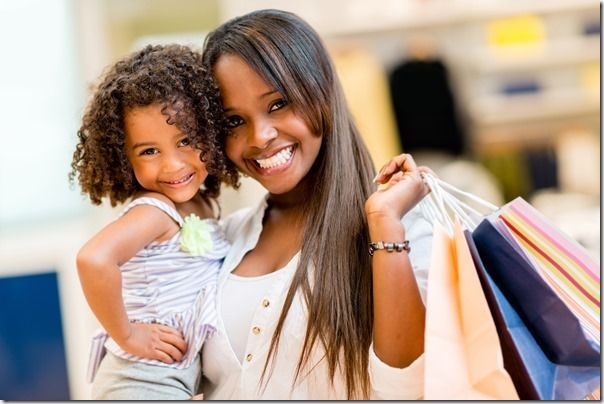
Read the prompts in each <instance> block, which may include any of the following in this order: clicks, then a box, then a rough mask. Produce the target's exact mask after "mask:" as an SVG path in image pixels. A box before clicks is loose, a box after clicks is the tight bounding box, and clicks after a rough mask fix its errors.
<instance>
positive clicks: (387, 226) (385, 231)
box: [367, 212, 405, 242]
mask: <svg viewBox="0 0 604 404" xmlns="http://www.w3.org/2000/svg"><path fill="white" fill-rule="evenodd" d="M367 226H368V229H369V238H370V241H380V240H381V241H388V242H394V241H403V240H404V239H405V227H404V226H403V224H402V223H401V220H400V219H399V218H397V217H396V216H395V215H392V214H387V213H384V212H373V213H370V214H368V215H367Z"/></svg>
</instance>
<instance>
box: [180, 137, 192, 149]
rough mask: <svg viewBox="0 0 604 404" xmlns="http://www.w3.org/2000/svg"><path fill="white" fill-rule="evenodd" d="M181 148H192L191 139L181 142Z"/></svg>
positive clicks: (184, 139) (186, 138)
mask: <svg viewBox="0 0 604 404" xmlns="http://www.w3.org/2000/svg"><path fill="white" fill-rule="evenodd" d="M179 145H180V146H183V147H186V146H190V145H191V139H189V138H188V137H185V138H183V139H182V140H181V141H180V142H179Z"/></svg>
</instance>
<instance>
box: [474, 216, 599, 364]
mask: <svg viewBox="0 0 604 404" xmlns="http://www.w3.org/2000/svg"><path fill="white" fill-rule="evenodd" d="M497 220H498V219H497V217H489V218H485V219H484V220H483V221H482V222H481V223H480V225H479V226H478V227H477V228H476V229H475V230H474V232H473V233H472V237H473V239H474V242H475V244H476V248H477V249H478V253H479V255H480V258H481V260H482V262H483V263H484V267H485V269H486V270H487V272H488V273H489V275H490V276H491V278H492V279H493V281H494V282H495V283H496V284H497V286H498V288H499V289H500V290H501V291H502V293H503V294H504V295H505V296H506V298H507V299H508V301H509V302H510V304H511V305H512V307H514V309H515V310H516V312H517V313H518V315H519V316H520V317H521V318H522V320H523V321H524V323H525V324H526V326H527V327H528V329H529V330H530V331H531V333H532V335H533V336H534V338H535V340H536V341H537V342H538V343H539V345H540V346H541V348H542V350H543V352H544V353H545V354H546V355H547V357H548V358H549V360H551V361H552V362H553V363H556V364H559V365H568V366H588V367H589V366H591V367H599V366H600V346H599V343H598V342H596V341H595V340H594V339H593V338H592V337H591V336H589V334H588V333H586V332H585V330H584V329H583V326H582V325H581V323H580V322H579V320H578V319H577V317H576V316H575V314H574V313H573V312H572V311H571V310H570V309H569V308H568V307H567V305H566V304H565V302H564V301H563V300H562V299H561V298H560V297H559V296H558V295H557V294H556V292H555V291H554V290H552V288H550V287H549V286H548V284H547V283H546V282H545V280H544V279H543V277H542V276H541V275H540V273H539V272H540V270H539V269H537V268H536V267H535V265H534V264H533V263H532V262H531V260H529V259H528V258H527V255H526V254H522V253H521V252H520V251H519V249H520V248H521V247H520V246H519V245H518V244H517V243H516V242H515V241H514V240H512V239H510V237H509V236H508V237H506V236H505V230H504V229H502V228H501V226H499V227H498V225H497ZM493 222H494V223H493ZM541 269H543V268H541Z"/></svg>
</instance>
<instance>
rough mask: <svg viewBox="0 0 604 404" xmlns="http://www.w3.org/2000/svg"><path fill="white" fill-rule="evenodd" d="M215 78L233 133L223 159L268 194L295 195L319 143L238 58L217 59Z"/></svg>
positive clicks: (302, 123)
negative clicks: (228, 160)
mask: <svg viewBox="0 0 604 404" xmlns="http://www.w3.org/2000/svg"><path fill="white" fill-rule="evenodd" d="M214 74H215V76H216V79H217V81H218V85H219V87H220V91H221V93H222V101H223V105H224V109H225V113H226V116H227V122H228V125H229V128H230V131H231V134H230V135H229V136H228V138H227V140H226V154H227V157H228V158H229V159H230V160H231V161H233V163H235V165H236V166H237V168H238V169H239V170H240V171H241V172H242V173H244V174H247V175H249V176H250V177H252V178H254V179H256V180H257V181H258V182H260V183H261V184H262V185H263V186H264V187H265V188H266V189H267V190H268V191H269V192H270V193H271V194H276V195H281V194H285V193H288V192H290V191H293V190H295V189H296V187H297V186H298V185H299V184H300V183H301V181H302V180H303V179H304V178H305V177H306V175H307V174H308V172H309V171H310V169H311V167H312V165H313V163H314V162H315V160H316V158H317V155H318V154H319V150H320V149H321V142H322V137H321V136H320V135H316V134H313V133H312V131H311V130H310V128H309V127H308V125H307V123H306V121H305V120H304V119H303V118H302V117H301V116H300V115H298V114H296V112H295V111H294V108H293V107H292V106H291V105H289V104H288V102H287V101H286V100H285V97H284V95H283V94H281V93H279V92H278V91H276V90H275V89H274V88H272V87H271V86H269V85H268V84H267V83H266V82H265V81H264V80H263V79H262V78H261V77H260V76H259V75H258V74H257V73H256V72H255V71H254V70H252V68H250V67H249V66H248V65H247V64H246V63H245V62H244V61H243V59H241V58H240V57H239V56H235V55H223V56H221V57H220V58H219V59H218V62H217V63H216V65H215V67H214Z"/></svg>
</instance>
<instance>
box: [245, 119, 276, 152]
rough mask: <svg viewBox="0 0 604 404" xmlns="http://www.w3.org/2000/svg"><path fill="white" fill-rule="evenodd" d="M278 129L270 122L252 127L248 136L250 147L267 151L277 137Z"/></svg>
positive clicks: (259, 123)
mask: <svg viewBox="0 0 604 404" xmlns="http://www.w3.org/2000/svg"><path fill="white" fill-rule="evenodd" d="M277 135H278V132H277V129H276V128H275V127H274V126H273V125H271V124H270V123H269V122H258V123H255V124H254V125H252V130H251V131H250V133H249V134H248V145H250V146H253V147H257V148H259V149H265V148H267V147H268V145H269V144H270V143H271V142H272V141H273V140H274V139H275V138H276V137H277Z"/></svg>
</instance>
